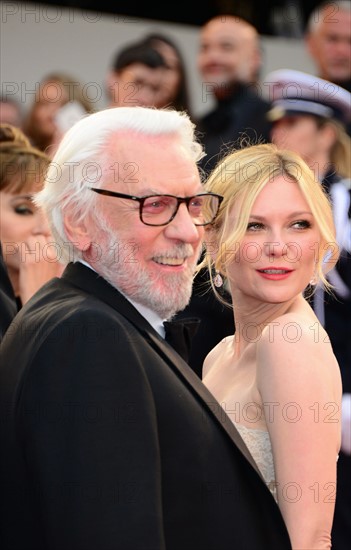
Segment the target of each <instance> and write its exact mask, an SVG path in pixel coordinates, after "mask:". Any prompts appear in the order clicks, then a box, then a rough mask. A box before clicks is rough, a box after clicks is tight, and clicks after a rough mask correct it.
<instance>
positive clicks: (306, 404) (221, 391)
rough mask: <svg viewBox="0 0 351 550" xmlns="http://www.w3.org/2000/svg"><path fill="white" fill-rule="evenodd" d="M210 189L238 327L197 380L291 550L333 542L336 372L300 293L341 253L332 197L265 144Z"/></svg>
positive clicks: (289, 157) (219, 269)
mask: <svg viewBox="0 0 351 550" xmlns="http://www.w3.org/2000/svg"><path fill="white" fill-rule="evenodd" d="M206 190H207V191H210V192H214V193H218V194H221V195H223V196H224V200H223V203H222V205H221V207H220V211H219V214H218V217H217V219H216V222H215V225H214V226H213V227H212V229H211V230H210V231H209V232H208V236H207V239H206V241H207V242H208V243H210V246H209V247H208V255H207V261H208V263H209V267H210V269H211V270H213V268H214V269H215V271H216V275H215V277H214V278H213V284H214V287H216V286H219V285H221V284H222V282H223V279H224V278H227V283H228V284H229V287H230V291H231V295H232V300H233V311H234V320H235V334H234V335H233V336H230V337H227V338H225V339H224V340H222V341H221V342H220V343H219V344H218V345H217V346H216V347H215V348H214V349H213V350H212V351H211V352H210V353H209V354H208V355H207V357H206V359H205V362H204V366H203V382H204V384H205V385H206V386H207V387H208V388H209V389H210V391H211V392H212V393H213V395H214V396H215V397H216V398H217V400H218V401H219V402H220V403H221V404H222V407H223V408H224V409H225V410H226V412H227V414H229V415H230V417H231V418H232V421H233V422H234V424H235V425H236V427H237V429H238V430H239V432H240V434H241V435H242V438H243V439H244V441H245V442H246V444H247V446H248V448H249V449H250V451H251V453H252V456H253V457H254V459H255V461H256V463H257V465H258V466H259V468H260V470H261V473H262V476H263V478H264V480H265V482H266V483H267V485H268V487H269V488H270V489H271V491H272V494H273V496H274V498H275V499H276V501H277V503H278V505H279V508H280V510H281V512H282V515H283V518H284V520H285V522H286V526H287V529H288V532H289V535H290V538H291V543H292V547H293V549H294V550H298V549H299V550H302V549H306V548H308V549H309V550H313V549H318V550H322V549H329V548H330V547H331V537H330V532H331V527H332V520H333V512H334V500H335V484H336V463H337V458H338V453H339V449H340V439H341V429H340V404H341V391H342V390H341V379H340V371H339V366H338V363H337V361H336V358H335V356H334V353H333V350H332V348H331V345H330V343H329V340H328V338H327V335H326V333H325V331H324V329H323V328H322V326H321V325H320V323H319V322H318V319H317V317H316V315H315V313H314V312H313V310H312V308H311V307H310V305H309V303H308V302H307V301H306V299H305V298H304V291H305V289H306V287H308V286H309V285H310V284H311V283H312V284H313V285H314V284H315V283H316V282H317V281H321V282H323V284H324V285H326V286H327V287H328V286H329V285H328V282H327V281H326V278H325V271H326V270H328V269H331V268H332V267H333V265H334V264H335V263H336V261H337V259H338V253H337V249H338V247H337V245H336V242H335V230H334V224H333V216H332V211H331V206H330V203H329V200H328V198H327V196H326V194H325V193H324V191H323V189H322V187H321V186H320V184H319V182H318V181H317V180H316V179H315V177H314V175H313V173H312V171H311V170H310V169H309V167H308V166H307V165H306V164H305V162H304V161H303V160H302V159H301V158H300V157H299V156H297V155H295V154H294V153H291V152H289V151H279V150H278V149H277V147H275V146H274V145H271V144H262V145H255V146H251V147H248V148H246V149H242V150H240V151H237V152H234V153H231V154H229V155H228V156H227V157H225V158H224V159H223V161H222V162H221V163H220V164H219V165H218V166H217V168H216V169H215V170H214V172H213V173H212V175H211V176H210V178H209V180H208V182H207V184H206ZM326 258H328V261H327V262H326Z"/></svg>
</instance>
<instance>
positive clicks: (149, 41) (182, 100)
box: [140, 32, 191, 114]
mask: <svg viewBox="0 0 351 550" xmlns="http://www.w3.org/2000/svg"><path fill="white" fill-rule="evenodd" d="M140 43H141V44H145V45H149V46H151V47H152V48H156V49H157V45H158V44H160V43H161V44H166V45H167V46H169V47H171V48H172V49H173V51H174V52H175V54H176V56H177V59H178V63H179V73H180V84H179V90H178V92H177V94H176V97H175V99H174V101H173V104H172V107H173V108H174V109H177V110H178V111H187V112H188V114H191V113H190V111H191V109H190V99H189V91H188V81H187V74H186V69H185V63H184V58H183V56H182V54H181V51H180V49H179V47H178V46H177V45H176V43H175V42H174V41H173V40H172V39H171V38H169V37H168V36H166V35H164V34H162V33H158V32H151V33H149V34H147V35H146V36H145V37H144V38H143V39H142V40H141V42H140Z"/></svg>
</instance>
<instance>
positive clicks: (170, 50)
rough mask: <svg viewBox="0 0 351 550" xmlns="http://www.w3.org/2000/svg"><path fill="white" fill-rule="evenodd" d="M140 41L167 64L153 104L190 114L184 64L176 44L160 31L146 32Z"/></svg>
mask: <svg viewBox="0 0 351 550" xmlns="http://www.w3.org/2000/svg"><path fill="white" fill-rule="evenodd" d="M141 43H142V44H145V45H149V46H151V47H152V48H154V49H155V50H156V51H158V52H159V53H160V54H161V55H162V57H163V59H164V60H165V62H166V65H167V67H166V71H164V75H163V80H162V85H161V87H160V90H159V93H158V94H157V97H156V100H155V105H156V106H157V107H159V108H162V107H172V108H173V109H176V110H177V111H186V112H187V113H188V114H189V116H191V103H190V96H189V84H188V78H187V72H186V66H185V63H184V58H183V56H182V53H181V51H180V49H179V47H178V45H177V44H176V43H175V41H174V40H172V39H171V38H169V37H168V36H167V35H166V34H162V33H160V32H152V33H149V34H147V35H146V36H145V37H144V38H143V39H142V40H141Z"/></svg>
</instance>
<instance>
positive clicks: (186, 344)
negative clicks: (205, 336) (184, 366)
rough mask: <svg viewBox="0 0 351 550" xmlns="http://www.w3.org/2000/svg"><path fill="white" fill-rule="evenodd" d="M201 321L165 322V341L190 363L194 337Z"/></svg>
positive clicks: (190, 318)
mask: <svg viewBox="0 0 351 550" xmlns="http://www.w3.org/2000/svg"><path fill="white" fill-rule="evenodd" d="M200 322H201V321H200V319H198V318H197V317H189V318H188V319H177V320H175V321H164V323H163V326H164V327H165V333H166V334H165V340H166V342H168V343H169V344H170V345H171V346H172V347H173V348H174V349H175V350H176V351H177V352H178V353H179V355H181V356H182V357H183V359H184V361H186V362H188V360H189V356H190V348H191V342H192V339H193V337H194V336H195V334H196V332H197V329H198V328H199V325H200Z"/></svg>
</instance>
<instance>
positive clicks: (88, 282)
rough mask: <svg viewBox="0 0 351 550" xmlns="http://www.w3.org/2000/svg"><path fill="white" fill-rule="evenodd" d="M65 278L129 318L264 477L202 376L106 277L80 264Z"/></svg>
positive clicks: (68, 270)
mask: <svg viewBox="0 0 351 550" xmlns="http://www.w3.org/2000/svg"><path fill="white" fill-rule="evenodd" d="M62 278H63V279H64V280H67V281H69V282H70V283H71V284H73V285H74V286H76V287H79V288H81V289H82V290H84V291H85V292H86V293H88V294H92V295H94V296H97V297H98V298H99V299H100V300H102V301H103V302H105V303H106V304H107V305H108V306H110V307H112V308H113V309H115V310H116V311H117V312H118V313H120V314H121V315H123V316H124V317H126V318H127V319H128V321H129V322H130V323H131V324H132V325H133V326H134V327H135V328H136V329H137V330H138V331H139V332H141V333H142V334H143V336H144V337H145V339H146V340H147V341H148V342H149V344H150V345H151V346H152V347H153V348H154V349H155V350H156V351H157V353H158V354H159V355H161V356H162V357H163V359H164V360H165V361H166V363H167V364H168V365H169V366H170V367H171V368H172V369H173V370H174V371H175V372H176V373H177V375H178V376H179V377H181V378H182V379H183V381H184V382H185V383H186V385H187V386H190V388H191V390H192V391H193V392H194V393H196V395H197V396H198V397H199V398H200V400H201V402H202V403H203V406H204V407H205V408H206V410H207V411H208V412H209V413H210V414H211V415H212V416H214V417H215V418H216V420H217V421H218V423H219V424H220V426H221V428H222V429H223V430H224V431H225V432H226V433H227V435H228V436H229V437H230V439H231V440H232V441H233V442H234V443H235V445H236V447H237V448H238V449H239V450H240V452H241V453H242V454H243V455H244V457H245V458H246V460H247V461H248V462H249V463H250V464H251V466H252V467H253V468H254V469H255V470H256V471H257V472H258V474H259V475H260V477H261V478H262V475H261V473H260V471H259V469H258V467H257V465H256V463H255V461H254V460H253V458H252V456H251V454H250V452H249V450H248V448H247V447H246V445H245V443H244V441H243V440H242V438H241V436H240V434H239V432H238V431H237V429H236V428H235V426H234V424H233V423H232V421H231V420H230V418H229V416H228V415H227V414H226V413H225V411H224V410H223V408H222V407H221V406H220V404H219V403H218V402H217V400H216V399H215V397H214V396H213V395H212V394H211V392H210V391H209V390H208V389H207V388H206V386H205V385H204V384H203V383H202V382H201V380H200V379H199V377H198V376H197V375H196V374H195V373H194V372H193V371H192V370H191V368H190V367H189V365H188V364H187V363H185V361H183V359H182V358H181V357H180V355H179V354H178V353H177V352H176V351H175V350H174V349H173V348H172V347H171V346H170V345H169V344H168V343H167V342H166V341H165V340H164V339H163V338H162V337H161V336H160V335H159V334H158V333H157V332H156V331H155V330H154V329H153V327H152V326H151V325H150V324H149V323H148V321H147V320H146V319H145V317H143V316H142V315H141V314H140V313H139V312H138V311H137V310H136V309H135V307H134V306H133V305H132V304H131V303H130V302H129V301H128V300H127V299H126V298H125V297H124V296H123V295H122V294H121V293H120V292H119V291H118V290H117V289H115V288H114V287H113V286H112V285H110V284H109V283H108V282H107V281H106V280H105V279H104V278H103V277H101V276H100V275H99V274H98V273H96V272H95V271H94V270H92V269H90V268H89V267H86V266H85V265H83V264H82V263H80V262H77V263H74V264H73V263H71V264H69V265H68V266H67V267H66V269H65V271H64V273H63V275H62ZM145 368H146V369H147V368H148V365H147V364H145ZM262 479H263V478H262Z"/></svg>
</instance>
